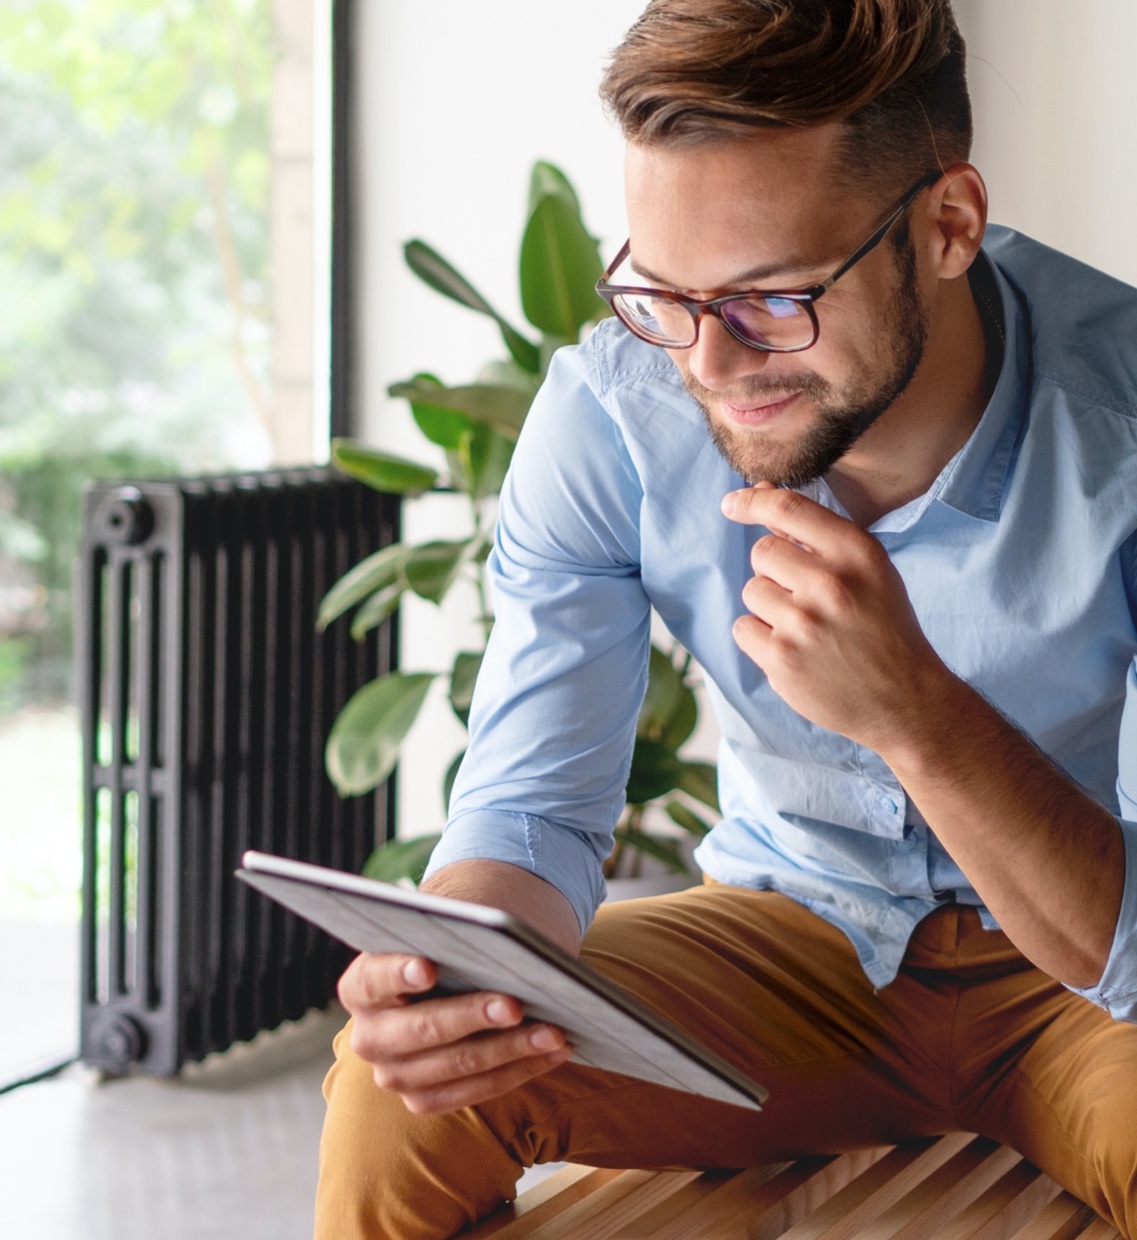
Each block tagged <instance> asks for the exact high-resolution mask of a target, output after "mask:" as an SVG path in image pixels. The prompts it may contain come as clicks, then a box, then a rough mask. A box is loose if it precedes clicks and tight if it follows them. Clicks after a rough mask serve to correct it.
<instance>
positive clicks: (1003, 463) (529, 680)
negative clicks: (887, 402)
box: [431, 228, 1137, 1021]
mask: <svg viewBox="0 0 1137 1240" xmlns="http://www.w3.org/2000/svg"><path fill="white" fill-rule="evenodd" d="M985 252H986V254H987V255H988V257H989V259H990V261H991V263H992V264H993V267H994V271H995V274H996V279H997V282H998V287H999V290H1000V294H1001V297H1002V310H1003V318H1004V323H1005V326H1006V334H1007V340H1006V350H1005V354H1004V359H1003V365H1002V370H1001V373H1000V377H999V380H998V383H997V386H996V388H995V391H994V393H993V395H992V397H991V401H990V404H989V406H988V408H987V410H986V412H985V413H984V416H983V418H982V420H981V421H980V423H979V425H978V426H977V428H976V429H975V431H974V433H973V434H972V436H971V438H970V439H969V440H968V442H967V444H966V445H965V446H964V447H963V449H962V450H961V451H960V452H959V453H958V454H957V455H956V456H955V457H954V458H953V459H952V460H951V461H949V462H948V463H947V465H946V466H945V467H944V469H943V470H942V472H941V473H940V475H939V477H938V478H937V479H936V481H935V483H934V484H933V485H932V487H931V488H930V490H929V491H928V492H927V494H925V495H923V496H921V497H920V498H919V499H915V500H913V501H912V502H911V503H908V504H905V505H904V506H903V507H902V508H899V509H897V510H896V511H894V512H891V513H889V514H887V515H886V516H884V517H882V518H881V519H880V520H879V521H877V522H876V524H875V525H873V526H872V527H871V532H872V534H873V535H874V536H875V537H876V538H878V539H879V540H880V543H881V545H882V546H883V547H884V548H885V549H886V550H887V552H888V554H889V556H890V558H891V560H892V562H893V564H895V566H896V568H897V569H898V571H899V572H900V574H901V576H902V577H903V579H904V582H905V585H906V586H907V589H908V594H909V597H910V598H911V601H912V605H913V607H914V608H915V611H916V614H917V616H918V617H919V620H920V623H921V625H922V626H923V629H924V632H925V633H926V634H927V636H928V638H929V640H930V641H931V643H932V645H933V646H934V647H935V649H936V650H937V651H938V652H939V654H940V656H941V657H942V658H943V659H944V661H945V662H946V663H947V664H948V666H949V667H951V668H952V669H953V670H954V671H955V672H956V673H957V674H958V675H960V676H961V677H963V678H964V679H965V680H966V681H968V683H970V684H971V685H973V686H974V687H975V688H976V689H977V690H978V691H979V692H981V693H982V694H983V695H984V696H985V697H986V698H987V699H988V700H989V701H991V702H992V703H994V705H995V706H996V707H997V708H998V709H999V710H1000V711H1002V712H1003V714H1004V715H1005V716H1007V717H1008V718H1009V719H1011V720H1012V721H1013V722H1014V723H1015V724H1016V725H1017V726H1018V727H1019V728H1021V729H1022V730H1023V731H1024V732H1025V733H1026V734H1027V735H1029V736H1030V737H1031V738H1033V740H1034V741H1035V743H1036V744H1037V745H1038V746H1039V747H1040V748H1041V749H1042V750H1043V751H1045V752H1046V753H1047V754H1049V755H1050V757H1051V758H1052V759H1053V760H1054V761H1055V762H1056V763H1057V764H1058V765H1059V766H1061V767H1062V768H1063V769H1064V770H1065V771H1066V772H1067V773H1068V774H1069V775H1070V776H1071V777H1072V778H1073V779H1075V780H1076V781H1077V782H1078V783H1080V784H1081V785H1082V786H1083V787H1084V788H1086V789H1088V790H1089V792H1090V793H1091V794H1093V795H1094V796H1095V797H1097V798H1098V799H1099V800H1100V801H1101V802H1102V803H1103V804H1105V805H1106V806H1107V807H1108V808H1109V809H1110V810H1111V812H1113V813H1114V814H1116V815H1118V817H1119V820H1120V821H1121V826H1122V830H1123V833H1124V837H1125V854H1126V881H1125V894H1124V901H1123V906H1122V910H1121V916H1120V919H1119V924H1118V928H1117V933H1116V938H1115V941H1114V945H1113V951H1112V953H1111V955H1110V959H1109V963H1108V965H1107V966H1106V970H1105V973H1104V975H1103V977H1102V979H1101V982H1100V983H1099V984H1098V985H1097V986H1095V987H1093V988H1092V989H1090V990H1086V991H1083V992H1081V993H1083V994H1085V995H1086V996H1087V997H1088V998H1089V999H1091V1000H1093V1001H1094V1002H1096V1003H1099V1004H1101V1005H1103V1006H1104V1007H1106V1008H1108V1009H1109V1011H1110V1012H1112V1014H1113V1015H1114V1016H1115V1017H1117V1018H1118V1019H1123V1020H1131V1021H1137V661H1135V656H1137V634H1135V630H1134V618H1133V617H1134V614H1137V599H1135V598H1134V597H1133V596H1134V595H1135V594H1137V591H1135V590H1134V586H1133V581H1134V576H1135V573H1134V561H1135V559H1137V534H1135V530H1137V290H1134V289H1131V288H1129V287H1128V286H1126V285H1123V284H1121V283H1119V282H1117V281H1115V280H1112V279H1110V278H1108V277H1106V276H1104V275H1102V274H1101V273H1099V272H1096V271H1093V270H1091V269H1090V268H1088V267H1085V266H1083V265H1081V264H1079V263H1077V262H1075V261H1073V260H1072V259H1070V258H1067V257H1065V256H1063V255H1060V254H1058V253H1056V252H1054V251H1052V250H1048V249H1046V248H1045V247H1043V246H1040V245H1038V244H1037V243H1035V242H1032V241H1030V240H1028V239H1027V238H1024V237H1021V236H1018V235H1016V234H1014V233H1011V232H1009V231H1008V230H1006V229H999V228H992V229H991V230H990V233H989V235H988V240H987V242H986V244H985ZM742 484H743V483H742V479H740V478H739V477H738V476H737V475H736V474H735V473H734V472H733V471H732V470H731V468H730V466H729V465H727V464H726V462H725V461H724V460H723V458H722V457H721V456H720V455H719V453H718V451H717V450H716V449H715V447H714V446H713V444H712V443H711V441H710V439H709V438H708V435H707V431H706V427H705V424H704V420H703V415H702V413H701V411H700V409H699V408H698V406H697V405H696V404H695V402H694V401H693V400H692V399H691V397H690V396H689V395H688V394H687V392H686V391H685V389H684V387H683V384H682V382H681V380H680V378H679V375H678V372H677V371H676V369H675V367H674V366H673V364H672V363H671V361H670V359H669V358H668V357H667V355H666V354H665V353H664V352H663V351H662V350H660V349H656V348H654V347H652V346H650V345H647V344H644V343H642V342H640V341H638V340H636V339H635V338H633V337H632V336H631V335H630V334H629V333H628V332H627V331H626V330H625V329H624V328H623V327H622V326H621V325H620V324H619V323H617V322H616V321H615V320H606V321H605V322H603V323H602V324H601V325H600V326H599V327H598V328H597V330H596V331H595V332H594V333H593V334H592V336H591V337H590V338H589V340H588V341H587V342H586V343H585V344H583V345H581V346H580V347H577V348H572V349H565V350H562V351H561V352H560V353H559V354H558V355H557V357H556V358H555V360H554V363H553V366H552V367H551V369H550V373H549V377H548V379H547V381H546V383H545V385H544V387H543V388H542V390H541V393H540V394H539V396H538V398H537V400H536V402H535V404H534V406H533V409H532V411H531V412H530V415H529V418H528V420H527V422H526V425H525V430H524V432H523V434H522V436H521V440H520V443H519V444H518V448H517V453H516V456H515V458H514V463H513V467H512V469H511V471H510V474H509V478H508V480H507V483H506V486H505V489H504V491H503V494H502V501H501V510H500V517H499V523H498V531H497V539H496V544H495V548H494V551H493V554H492V557H491V561H490V563H491V569H492V575H493V588H494V600H495V606H496V612H497V622H496V624H495V626H494V630H493V636H492V639H491V641H490V644H489V649H488V651H487V655H486V659H485V663H484V665H483V668H482V672H481V675H480V677H479V680H478V686H477V692H476V694H475V699H474V704H473V709H472V712H471V717H470V749H469V753H468V756H467V758H466V760H465V761H464V763H463V765H462V769H461V773H460V775H459V777H458V781H457V784H456V786H455V789H454V795H453V798H452V802H451V813H450V820H449V823H448V825H447V829H446V831H445V833H444V836H443V839H442V842H441V844H440V845H439V846H438V848H437V850H436V852H435V855H434V857H433V859H432V862H431V871H432V872H433V871H434V870H437V869H439V868H440V867H441V866H443V865H445V864H448V863H450V862H453V861H457V860H461V859H467V858H493V859H496V860H500V861H507V862H511V863H513V864H515V865H519V866H522V867H523V868H524V869H526V870H529V871H531V872H532V873H534V874H537V875H539V876H540V877H541V878H543V879H546V880H547V881H548V882H550V883H552V884H553V885H554V886H556V887H557V888H559V889H560V890H561V891H562V892H563V893H564V894H565V896H566V897H567V898H568V899H569V901H570V902H571V904H572V906H573V908H574V909H575V911H576V914H577V917H578V918H579V920H580V924H581V927H582V928H583V927H585V926H587V924H588V923H589V921H590V920H591V918H592V916H593V915H594V913H595V910H596V908H597V906H598V904H599V903H600V901H601V899H602V898H603V895H604V880H603V878H602V875H601V863H602V861H603V859H604V857H605V856H606V855H607V854H608V852H609V851H610V850H611V847H612V828H613V826H614V824H615V822H616V819H617V818H618V816H619V814H620V811H621V808H622V806H623V802H624V785H625V781H626V778H627V775H628V769H629V765H630V761H631V751H632V744H633V738H634V732H635V724H636V717H637V714H638V710H639V706H640V702H641V699H642V697H643V693H644V687H645V681H646V668H647V654H648V649H649V623H650V611H651V608H652V607H654V608H655V609H656V611H657V612H658V613H659V615H660V616H661V617H662V619H663V620H664V622H665V623H666V624H667V627H668V628H669V629H670V630H671V632H672V633H673V634H674V635H675V636H676V637H677V638H678V640H679V641H680V642H682V644H683V645H684V646H685V647H686V648H687V649H688V650H690V651H691V653H692V654H693V655H694V656H695V658H696V659H697V660H698V662H699V663H700V664H701V666H702V668H703V669H704V672H705V674H706V680H707V688H708V693H709V697H710V701H711V704H712V706H713V708H714V712H715V715H716V716H717V719H718V723H719V727H720V730H721V736H722V739H721V743H720V748H719V754H718V763H719V792H720V801H721V804H722V814H723V817H722V821H721V822H720V823H719V824H718V825H717V826H716V827H715V828H714V830H713V831H712V832H711V833H710V835H709V836H707V837H706V839H705V840H704V841H703V843H702V844H701V845H700V847H699V849H698V851H697V853H696V856H697V859H698V861H699V864H700V865H701V866H702V867H703V869H704V870H705V871H706V872H707V873H708V874H710V875H711V876H712V877H714V878H716V879H718V880H720V881H722V882H726V883H735V884H741V885H743V886H746V887H754V888H768V889H772V890H775V891H781V892H784V893H785V894H787V895H789V896H791V897H793V898H794V899H795V900H798V901H800V902H801V903H802V904H804V905H806V906H807V907H808V908H810V909H812V910H813V911H814V912H816V913H818V914H819V915H820V916H821V917H823V918H825V919H826V920H827V921H829V922H831V923H833V924H834V925H835V926H838V927H839V928H840V929H841V930H843V931H844V932H845V934H847V935H848V936H849V938H850V939H851V940H852V942H853V944H854V946H855V947H856V950H857V953H858V955H859V957H860V959H861V962H862V964H863V966H864V969H865V972H866V974H867V975H868V977H869V978H870V980H871V981H872V982H873V983H874V984H875V985H878V986H883V985H885V984H887V983H888V982H889V981H891V980H892V978H893V977H895V975H896V971H897V969H898V967H899V964H900V961H901V957H902V956H903V954H904V949H905V945H906V944H907V942H908V938H909V936H910V935H911V933H912V929H913V927H914V926H915V925H916V924H917V922H919V921H920V919H921V918H923V917H925V916H927V915H928V914H929V913H930V912H931V911H932V910H933V909H935V908H936V907H937V906H938V904H939V903H941V902H942V901H943V900H944V899H950V898H954V899H955V900H957V901H960V902H963V903H969V904H974V905H976V906H979V907H980V913H981V916H982V917H983V919H984V924H986V925H988V926H993V925H994V922H993V920H992V919H991V917H990V915H989V914H988V913H987V910H986V909H984V908H982V905H981V902H980V900H979V898H978V896H977V895H976V893H975V892H974V890H973V889H972V887H971V886H970V884H969V883H968V881H967V879H966V878H965V877H964V875H963V874H962V873H961V872H960V870H959V869H958V867H957V866H956V865H955V863H954V862H953V861H952V860H951V858H950V857H949V856H948V855H947V853H946V852H945V850H944V849H943V847H942V846H941V845H940V844H939V841H938V840H937V839H936V838H935V836H934V835H933V834H932V832H931V831H930V830H929V828H928V826H927V824H926V823H925V822H924V820H923V819H922V818H921V816H920V814H919V812H918V811H917V810H916V808H915V806H914V805H912V804H911V803H910V802H909V800H908V798H907V797H906V795H905V792H904V789H903V788H902V787H901V786H900V784H899V782H898V780H897V779H896V777H895V775H893V773H892V771H891V770H890V769H889V768H888V766H887V765H886V764H885V762H884V761H883V759H882V758H881V757H880V756H879V755H878V754H876V753H874V752H872V751H871V750H868V749H865V748H863V747H862V746H859V745H856V744H854V743H853V742H852V741H850V740H848V739H846V738H845V737H843V736H841V735H839V734H837V733H835V732H830V731H827V730H826V729H824V728H820V727H818V726H816V725H815V724H813V723H810V722H809V721H808V720H807V719H805V718H803V717H802V716H801V715H799V714H797V713H796V712H795V711H793V710H792V709H791V708H790V707H789V706H787V705H786V704H785V703H784V702H783V701H782V700H781V699H780V698H779V697H778V696H777V694H775V693H774V691H773V690H772V689H771V688H770V686H769V684H768V683H767V682H766V680H765V677H764V676H763V674H762V673H761V671H760V670H759V669H758V668H757V667H756V666H755V664H754V663H753V662H751V660H750V659H748V658H747V657H746V656H745V655H744V654H742V653H741V652H740V651H739V649H738V648H737V646H736V645H735V643H734V641H733V640H732V638H731V624H732V622H733V621H734V619H735V617H736V616H738V615H739V614H740V613H741V612H742V610H743V608H742V604H741V598H740V596H741V593H742V588H743V585H744V584H745V582H746V581H747V579H748V578H749V576H750V567H749V550H750V546H751V544H752V543H753V542H754V540H755V538H757V537H758V535H759V534H760V533H761V532H762V531H760V530H755V529H754V528H752V527H746V526H742V525H738V524H735V523H734V522H732V521H728V520H727V519H726V518H725V517H724V516H723V515H722V513H721V511H720V509H719V503H720V501H721V499H722V497H723V496H724V495H725V494H726V493H727V492H728V491H730V490H734V489H736V488H738V487H739V486H741V485H742ZM806 493H807V494H810V495H811V496H812V497H813V498H814V499H816V500H818V501H819V502H820V503H822V504H825V505H826V506H828V507H830V508H832V509H834V510H835V511H838V512H840V511H841V507H840V505H839V504H838V503H837V501H836V500H835V498H834V497H833V495H832V493H831V492H830V491H829V489H828V487H827V486H826V485H825V483H824V482H818V483H815V484H813V485H812V486H811V487H809V488H807V489H806Z"/></svg>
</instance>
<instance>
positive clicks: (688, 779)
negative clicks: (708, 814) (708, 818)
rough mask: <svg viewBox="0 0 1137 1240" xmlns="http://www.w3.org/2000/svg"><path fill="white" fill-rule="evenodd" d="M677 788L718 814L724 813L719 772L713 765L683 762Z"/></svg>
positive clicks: (680, 765) (680, 766)
mask: <svg viewBox="0 0 1137 1240" xmlns="http://www.w3.org/2000/svg"><path fill="white" fill-rule="evenodd" d="M676 786H677V787H678V788H679V789H680V790H681V791H683V792H685V793H686V794H687V795H688V796H689V797H694V798H695V800H696V801H702V803H703V804H704V805H708V806H710V808H711V809H713V810H714V811H715V813H716V814H721V813H722V810H721V809H720V808H719V793H718V772H717V771H716V770H715V768H714V767H713V766H712V765H711V763H709V762H681V763H680V764H679V778H678V780H677V781H676Z"/></svg>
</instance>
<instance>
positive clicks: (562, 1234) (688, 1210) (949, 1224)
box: [464, 1133, 1120, 1240]
mask: <svg viewBox="0 0 1137 1240" xmlns="http://www.w3.org/2000/svg"><path fill="white" fill-rule="evenodd" d="M464 1235H465V1236H466V1237H467V1240H487V1238H488V1237H493V1240H520V1238H521V1237H525V1240H648V1238H649V1237H650V1238H651V1240H1075V1237H1077V1238H1078V1240H1120V1233H1119V1232H1118V1231H1117V1230H1116V1229H1115V1228H1114V1227H1112V1226H1110V1225H1109V1224H1108V1223H1106V1222H1104V1221H1103V1220H1102V1219H1100V1218H1099V1217H1098V1216H1097V1215H1096V1214H1095V1213H1094V1212H1093V1210H1091V1209H1090V1208H1089V1207H1088V1206H1085V1205H1083V1204H1082V1203H1081V1202H1080V1201H1076V1200H1075V1199H1074V1198H1073V1197H1071V1196H1070V1195H1069V1194H1068V1193H1065V1192H1063V1191H1062V1190H1061V1189H1060V1188H1059V1187H1058V1185H1057V1184H1055V1183H1054V1181H1053V1180H1051V1179H1050V1178H1049V1177H1048V1176H1046V1175H1043V1174H1042V1172H1040V1171H1039V1170H1038V1169H1037V1168H1036V1167H1034V1166H1032V1165H1031V1164H1030V1163H1028V1162H1027V1161H1026V1160H1025V1159H1024V1158H1022V1157H1020V1156H1019V1155H1018V1154H1016V1153H1015V1152H1014V1151H1013V1150H1010V1149H1008V1148H1007V1147H1006V1146H1002V1145H999V1144H998V1143H997V1142H995V1141H991V1140H988V1139H987V1138H985V1137H975V1136H972V1135H970V1134H967V1133H953V1134H951V1135H949V1136H946V1137H939V1138H932V1139H928V1140H920V1141H911V1142H905V1143H904V1144H902V1145H898V1146H887V1147H885V1148H883V1149H873V1150H860V1151H857V1152H855V1153H851V1154H842V1155H839V1156H837V1157H829V1158H807V1159H801V1160H799V1161H797V1162H792V1163H779V1164H776V1165H774V1166H769V1167H755V1168H752V1169H750V1170H747V1171H736V1172H730V1173H712V1172H698V1171H611V1170H602V1169H596V1168H592V1167H578V1166H571V1167H566V1168H565V1169H564V1170H562V1171H559V1172H557V1173H556V1174H555V1175H552V1176H550V1177H549V1178H548V1179H547V1180H545V1181H543V1182H541V1183H539V1184H537V1185H535V1186H534V1187H533V1188H531V1189H529V1190H528V1191H527V1192H525V1193H523V1194H522V1195H521V1196H520V1197H519V1198H518V1199H517V1201H516V1202H514V1203H513V1205H511V1206H507V1207H506V1208H504V1209H503V1210H501V1211H499V1212H498V1213H497V1214H495V1215H494V1216H493V1217H491V1218H488V1219H485V1220H484V1221H483V1222H482V1223H480V1224H478V1226H477V1227H475V1228H473V1229H471V1230H469V1231H468V1232H466V1233H464Z"/></svg>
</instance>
